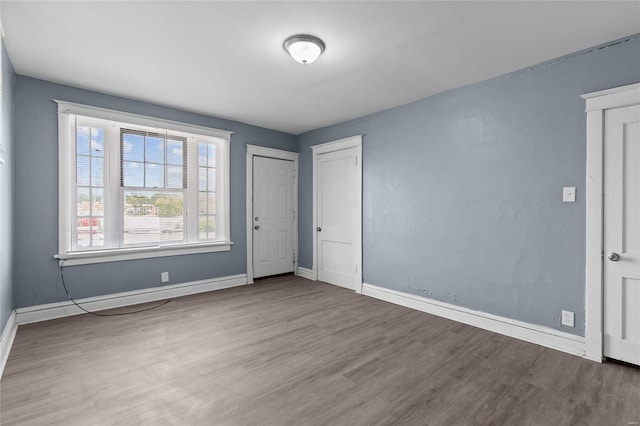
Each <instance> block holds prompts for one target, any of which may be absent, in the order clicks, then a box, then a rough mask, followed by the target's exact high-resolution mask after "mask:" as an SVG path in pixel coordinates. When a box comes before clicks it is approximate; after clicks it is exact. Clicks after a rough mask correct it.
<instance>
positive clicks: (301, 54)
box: [283, 34, 324, 65]
mask: <svg viewBox="0 0 640 426" xmlns="http://www.w3.org/2000/svg"><path fill="white" fill-rule="evenodd" d="M283 47H284V50H286V51H287V53H289V55H291V57H292V58H293V59H294V60H295V61H296V62H299V63H301V64H303V65H307V64H310V63H312V62H313V61H315V60H316V59H318V57H319V56H320V55H321V54H322V52H324V42H323V41H322V40H320V39H319V38H318V37H314V36H312V35H308V34H298V35H294V36H291V37H289V38H288V39H286V40H285V41H284V44H283Z"/></svg>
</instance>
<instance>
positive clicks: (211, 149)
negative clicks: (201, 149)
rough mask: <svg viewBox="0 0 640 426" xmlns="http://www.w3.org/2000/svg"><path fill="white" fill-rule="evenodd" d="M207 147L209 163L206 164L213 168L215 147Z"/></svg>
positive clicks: (210, 145) (214, 164)
mask: <svg viewBox="0 0 640 426" xmlns="http://www.w3.org/2000/svg"><path fill="white" fill-rule="evenodd" d="M208 145H209V157H208V159H209V161H208V162H207V163H208V164H207V165H208V166H209V167H215V166H216V146H215V145H212V144H208Z"/></svg>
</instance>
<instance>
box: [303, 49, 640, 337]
mask: <svg viewBox="0 0 640 426" xmlns="http://www.w3.org/2000/svg"><path fill="white" fill-rule="evenodd" d="M468 66H471V67H472V66H473V64H468ZM637 82H640V39H638V38H637V37H636V38H632V39H631V40H630V41H627V42H623V43H617V44H616V43H611V44H610V46H609V47H606V48H602V49H599V48H594V49H590V50H588V51H585V52H581V53H578V54H575V55H570V56H569V57H566V58H560V59H558V60H555V61H551V62H549V63H546V64H542V65H539V66H536V67H530V68H528V69H525V70H521V71H518V72H515V73H511V74H508V75H505V76H502V77H499V78H496V79H492V80H489V81H485V82H481V83H478V84H474V85H470V86H466V87H463V88H459V89H456V90H451V91H449V92H446V93H442V94H439V95H436V96H432V97H429V98H426V99H423V100H420V101H417V102H414V103H411V104H407V105H404V106H400V107H397V108H393V109H390V110H386V111H383V112H380V113H377V114H373V115H369V116H367V117H364V118H360V119H356V120H352V121H348V122H345V123H342V124H338V125H335V126H331V127H327V128H323V129H319V130H315V131H311V132H308V133H305V134H303V135H301V136H300V137H299V139H298V140H299V144H300V177H299V200H300V209H299V212H300V218H299V231H300V240H299V241H300V244H299V253H300V266H302V267H306V268H311V267H312V266H313V265H312V263H313V261H312V226H311V224H312V212H311V205H312V198H311V194H312V157H311V150H310V149H309V147H310V146H312V145H315V144H319V143H323V142H328V141H332V140H336V139H340V138H343V137H348V136H352V135H357V134H362V135H364V139H363V272H364V280H365V282H367V283H371V284H374V285H378V286H383V287H387V288H391V289H395V290H400V291H403V292H408V293H412V294H417V295H421V296H426V297H430V298H433V299H436V300H440V301H444V302H448V303H453V304H455V305H460V306H464V307H467V308H471V309H476V310H480V311H484V312H489V313H492V314H496V315H500V316H504V317H508V318H513V319H517V320H521V321H526V322H529V323H534V324H540V325H544V326H549V327H553V328H558V329H563V330H564V331H567V332H569V333H574V334H578V335H584V312H585V273H584V270H585V249H586V248H585V180H586V170H585V162H586V117H585V113H584V107H585V104H584V101H583V100H582V99H580V95H581V94H584V93H589V92H593V91H597V90H602V89H608V88H611V87H617V86H622V85H626V84H631V83H637ZM344 96H349V94H348V93H345V94H344ZM563 186H575V187H577V201H576V203H574V204H568V203H563V202H562V187H563ZM561 309H566V310H570V311H574V312H575V313H576V317H575V320H576V321H575V328H569V327H563V326H560V311H561Z"/></svg>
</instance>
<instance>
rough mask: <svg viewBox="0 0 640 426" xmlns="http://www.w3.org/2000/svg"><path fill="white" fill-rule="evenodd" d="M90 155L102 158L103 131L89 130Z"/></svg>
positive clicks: (93, 128)
mask: <svg viewBox="0 0 640 426" xmlns="http://www.w3.org/2000/svg"><path fill="white" fill-rule="evenodd" d="M91 155H92V156H95V157H104V130H103V129H96V128H95V127H92V128H91Z"/></svg>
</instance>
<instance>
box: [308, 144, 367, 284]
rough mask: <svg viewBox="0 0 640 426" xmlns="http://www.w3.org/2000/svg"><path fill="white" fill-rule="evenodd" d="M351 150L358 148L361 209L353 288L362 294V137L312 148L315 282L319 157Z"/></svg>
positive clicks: (357, 171) (356, 224)
mask: <svg viewBox="0 0 640 426" xmlns="http://www.w3.org/2000/svg"><path fill="white" fill-rule="evenodd" d="M349 148H357V152H358V153H357V157H358V163H357V168H356V180H357V183H356V184H357V194H358V200H357V205H358V207H359V209H360V212H359V214H357V215H356V218H357V220H356V223H355V227H356V237H355V244H354V250H355V251H356V256H355V259H356V265H355V267H356V275H355V282H354V284H353V288H354V290H355V291H356V293H362V135H355V136H350V137H348V138H344V139H338V140H335V141H331V142H326V143H323V144H319V145H314V146H312V147H311V150H312V151H313V228H312V231H311V232H312V233H313V268H312V277H313V280H314V281H315V280H317V279H318V233H317V232H316V229H317V227H318V201H317V198H318V156H319V155H321V154H326V153H328V152H335V151H342V150H345V149H349Z"/></svg>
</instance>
